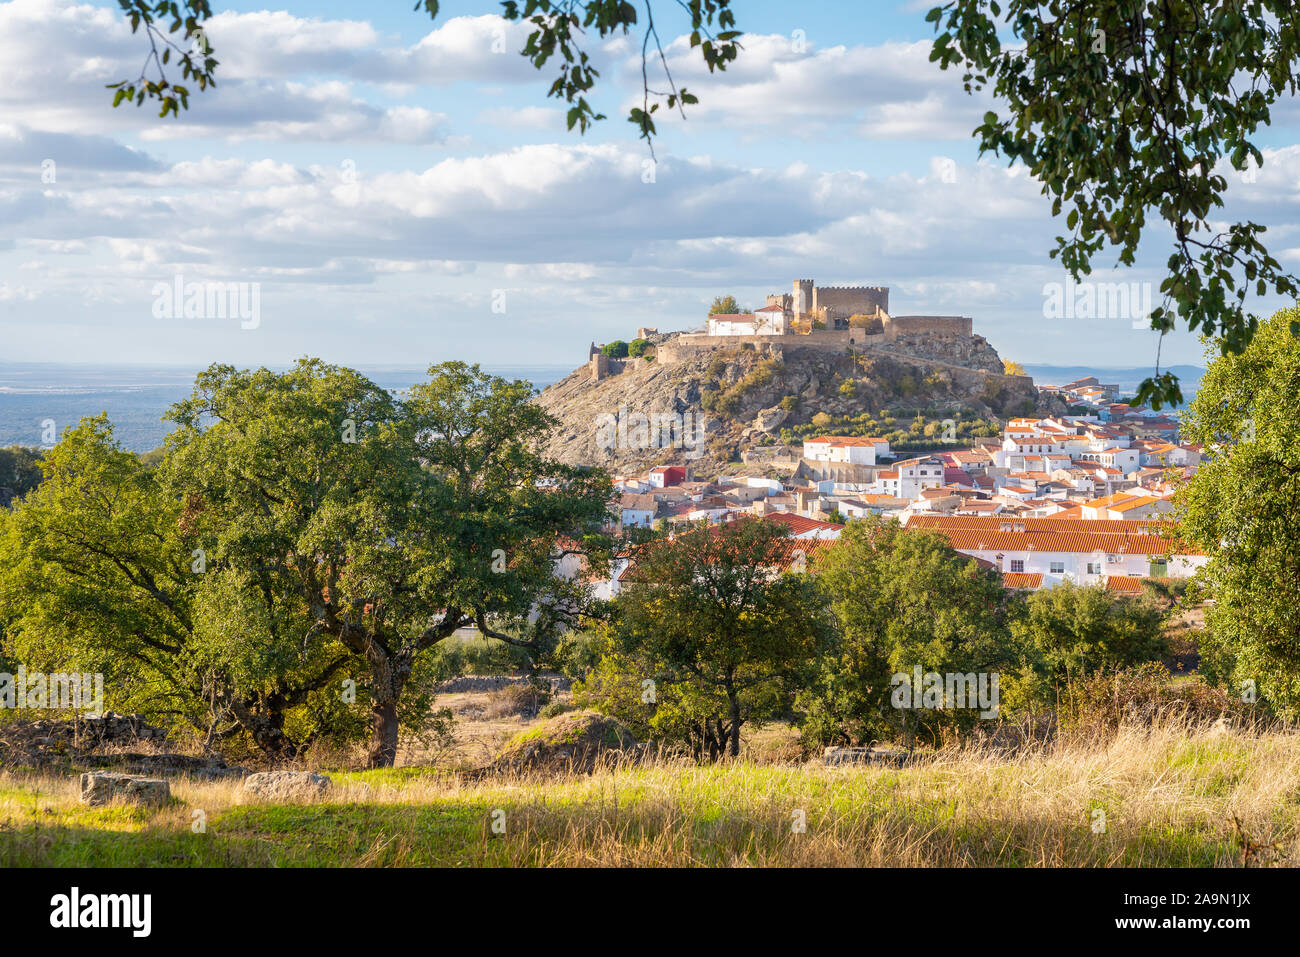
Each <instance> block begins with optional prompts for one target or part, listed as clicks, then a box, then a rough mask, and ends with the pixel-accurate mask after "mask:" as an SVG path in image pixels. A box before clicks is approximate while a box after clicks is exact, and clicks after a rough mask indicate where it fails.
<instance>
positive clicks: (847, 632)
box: [801, 516, 1026, 742]
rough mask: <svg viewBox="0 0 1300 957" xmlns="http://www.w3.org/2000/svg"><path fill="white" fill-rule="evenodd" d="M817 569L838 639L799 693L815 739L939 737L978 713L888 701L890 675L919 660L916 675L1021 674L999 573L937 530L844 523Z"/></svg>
mask: <svg viewBox="0 0 1300 957" xmlns="http://www.w3.org/2000/svg"><path fill="white" fill-rule="evenodd" d="M818 568H819V570H820V577H821V584H822V587H823V588H824V590H825V591H826V593H827V594H828V595H830V596H832V603H831V607H832V609H833V611H834V614H835V617H836V619H837V621H838V623H839V629H840V632H841V634H842V635H843V643H842V645H841V648H840V650H839V652H838V654H836V655H834V656H830V657H828V658H827V659H826V661H825V662H824V665H823V668H822V673H821V678H820V681H819V682H818V685H817V686H816V687H815V689H814V690H812V691H810V692H808V693H807V694H805V695H804V696H803V698H802V700H801V703H802V704H803V706H804V708H805V711H806V713H807V719H806V721H805V733H807V734H809V735H810V736H811V737H813V738H814V739H818V740H821V741H823V742H830V741H834V740H852V741H871V740H872V739H874V738H878V737H883V736H885V735H888V734H897V733H900V732H901V733H902V734H903V736H904V737H905V738H910V737H911V736H912V735H913V734H915V733H916V732H918V731H919V732H922V733H928V734H930V735H936V734H938V733H939V729H940V728H942V727H944V726H948V727H952V726H961V725H969V724H971V723H973V722H974V721H975V720H976V719H977V712H976V711H975V710H966V711H962V712H956V711H951V710H950V711H938V710H929V711H927V710H902V709H897V708H895V707H893V705H892V703H891V695H892V691H893V688H894V686H895V681H894V676H895V675H903V676H906V677H907V678H908V679H910V678H911V676H912V675H913V674H914V673H915V669H916V668H917V667H920V669H921V672H922V673H923V674H925V673H929V672H935V673H939V674H948V673H960V674H967V673H977V674H978V673H981V672H983V673H986V674H990V675H991V674H993V673H997V674H998V675H999V679H1000V681H1005V680H1006V679H1009V678H1013V677H1014V676H1018V675H1019V674H1021V673H1022V672H1023V671H1024V668H1025V665H1026V660H1025V656H1024V655H1023V653H1022V651H1021V649H1019V648H1018V647H1017V645H1016V644H1015V642H1014V641H1013V639H1012V637H1011V634H1010V630H1009V627H1008V621H1009V617H1010V615H1011V613H1012V607H1011V605H1012V599H1010V598H1009V597H1008V596H1007V593H1006V592H1005V591H1004V589H1003V587H1002V582H1001V579H1000V577H999V575H998V574H997V572H994V571H990V570H987V569H984V568H981V567H980V566H979V565H978V564H977V563H976V562H975V561H974V559H970V558H967V557H965V556H963V555H959V554H958V553H956V552H954V551H953V550H952V548H951V546H949V544H948V542H947V541H946V540H945V539H944V538H943V537H942V536H940V535H937V534H935V533H932V532H921V531H907V530H905V529H904V528H903V527H902V526H901V525H899V523H898V522H897V521H895V520H892V519H890V520H881V519H879V518H876V517H874V516H870V517H865V518H863V519H861V520H858V521H854V522H851V523H849V524H848V525H847V526H846V527H845V529H844V531H843V533H842V534H841V537H840V541H839V547H837V548H835V549H832V550H831V551H830V552H829V553H828V554H827V555H826V556H825V558H824V559H823V560H822V561H821V562H819V564H818ZM917 690H919V689H917Z"/></svg>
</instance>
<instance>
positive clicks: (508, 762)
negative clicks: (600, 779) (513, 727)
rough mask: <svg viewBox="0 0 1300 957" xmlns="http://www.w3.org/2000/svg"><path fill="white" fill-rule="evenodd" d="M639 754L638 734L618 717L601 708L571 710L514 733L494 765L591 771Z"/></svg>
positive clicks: (547, 770)
mask: <svg viewBox="0 0 1300 957" xmlns="http://www.w3.org/2000/svg"><path fill="white" fill-rule="evenodd" d="M640 753H641V745H640V744H639V743H638V742H637V740H636V737H635V736H634V735H633V734H632V732H631V731H629V730H628V728H627V726H626V725H625V724H623V723H622V722H621V721H619V720H618V719H616V718H611V717H609V716H607V715H603V714H601V713H600V712H598V711H572V712H569V713H568V714H562V715H558V716H557V717H554V718H551V719H550V720H549V721H547V722H546V723H544V724H541V725H538V726H537V727H535V728H530V729H529V730H527V731H523V732H520V733H519V734H517V735H515V737H514V738H512V739H511V740H510V741H509V742H508V743H507V744H506V746H505V747H504V748H503V749H502V750H501V753H500V754H498V755H497V758H496V761H495V762H494V766H495V767H496V768H497V769H498V770H507V771H544V772H557V771H558V772H566V771H567V772H574V773H584V774H589V773H590V772H591V771H593V770H594V769H595V768H596V767H597V766H599V765H601V764H603V763H605V762H611V761H615V760H618V759H620V758H625V757H628V756H639V755H640Z"/></svg>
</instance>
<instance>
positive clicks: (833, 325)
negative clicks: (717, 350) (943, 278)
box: [708, 279, 971, 341]
mask: <svg viewBox="0 0 1300 957" xmlns="http://www.w3.org/2000/svg"><path fill="white" fill-rule="evenodd" d="M852 328H858V329H861V330H863V332H864V333H866V334H883V335H884V336H885V338H886V339H887V340H889V341H892V340H894V339H896V338H897V337H898V335H900V334H905V333H912V332H921V333H929V334H932V335H949V336H969V335H971V320H970V319H969V318H967V317H966V316H891V315H890V314H889V287H888V286H818V285H817V284H816V283H815V282H813V280H811V279H796V280H795V281H794V284H793V289H792V291H791V292H785V293H773V294H771V295H769V296H768V297H767V305H765V306H764V307H762V308H761V309H755V310H754V311H753V312H752V313H744V314H740V315H725V314H722V315H713V316H710V317H709V326H708V335H710V336H792V335H807V334H809V333H812V332H814V331H820V330H829V331H844V330H848V329H852Z"/></svg>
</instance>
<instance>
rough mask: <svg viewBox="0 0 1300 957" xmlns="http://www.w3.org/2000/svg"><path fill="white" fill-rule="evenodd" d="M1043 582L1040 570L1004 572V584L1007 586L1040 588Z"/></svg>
mask: <svg viewBox="0 0 1300 957" xmlns="http://www.w3.org/2000/svg"><path fill="white" fill-rule="evenodd" d="M1042 584H1043V576H1042V573H1040V572H1035V573H1032V574H1031V573H1029V572H1003V573H1002V585H1003V587H1005V588H1039V587H1041V586H1042Z"/></svg>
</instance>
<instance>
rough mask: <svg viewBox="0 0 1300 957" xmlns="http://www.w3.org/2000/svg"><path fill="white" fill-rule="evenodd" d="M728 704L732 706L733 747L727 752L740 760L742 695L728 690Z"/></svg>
mask: <svg viewBox="0 0 1300 957" xmlns="http://www.w3.org/2000/svg"><path fill="white" fill-rule="evenodd" d="M727 702H728V704H730V705H731V745H730V747H729V748H728V749H727V751H728V753H729V754H730V755H731V756H732V757H733V758H738V757H740V695H738V694H736V692H735V691H734V690H733V689H728V691H727Z"/></svg>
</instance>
